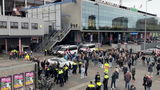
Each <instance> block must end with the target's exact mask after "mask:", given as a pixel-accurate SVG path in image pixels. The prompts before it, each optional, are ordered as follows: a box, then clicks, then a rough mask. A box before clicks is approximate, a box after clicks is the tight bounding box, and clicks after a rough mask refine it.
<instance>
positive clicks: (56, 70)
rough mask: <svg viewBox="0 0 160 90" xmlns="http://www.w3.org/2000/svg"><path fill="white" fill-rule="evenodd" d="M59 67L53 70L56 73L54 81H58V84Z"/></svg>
mask: <svg viewBox="0 0 160 90" xmlns="http://www.w3.org/2000/svg"><path fill="white" fill-rule="evenodd" d="M58 71H59V70H58V68H55V69H54V71H53V74H54V82H56V84H58Z"/></svg>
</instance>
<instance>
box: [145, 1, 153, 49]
mask: <svg viewBox="0 0 160 90" xmlns="http://www.w3.org/2000/svg"><path fill="white" fill-rule="evenodd" d="M149 1H152V0H147V1H146V14H145V26H144V27H145V32H144V51H146V38H147V37H146V36H147V3H148V2H149Z"/></svg>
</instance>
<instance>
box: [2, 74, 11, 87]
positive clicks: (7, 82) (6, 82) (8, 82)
mask: <svg viewBox="0 0 160 90" xmlns="http://www.w3.org/2000/svg"><path fill="white" fill-rule="evenodd" d="M11 89H12V77H11V76H8V77H2V78H0V90H11Z"/></svg>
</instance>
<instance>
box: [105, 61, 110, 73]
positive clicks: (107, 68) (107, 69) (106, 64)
mask: <svg viewBox="0 0 160 90" xmlns="http://www.w3.org/2000/svg"><path fill="white" fill-rule="evenodd" d="M108 72H109V64H108V63H107V62H106V63H105V64H104V73H108Z"/></svg>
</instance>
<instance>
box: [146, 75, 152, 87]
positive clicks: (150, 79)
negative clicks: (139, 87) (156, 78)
mask: <svg viewBox="0 0 160 90" xmlns="http://www.w3.org/2000/svg"><path fill="white" fill-rule="evenodd" d="M151 87H152V78H151V76H148V77H147V81H146V88H147V90H151Z"/></svg>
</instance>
